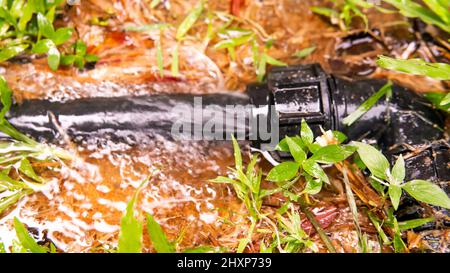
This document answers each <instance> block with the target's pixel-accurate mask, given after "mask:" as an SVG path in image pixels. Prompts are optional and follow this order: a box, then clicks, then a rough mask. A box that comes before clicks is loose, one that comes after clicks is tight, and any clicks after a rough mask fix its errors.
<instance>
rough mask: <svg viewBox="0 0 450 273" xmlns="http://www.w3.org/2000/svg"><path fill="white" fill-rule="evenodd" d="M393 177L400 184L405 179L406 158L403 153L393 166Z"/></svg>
mask: <svg viewBox="0 0 450 273" xmlns="http://www.w3.org/2000/svg"><path fill="white" fill-rule="evenodd" d="M392 177H393V178H394V179H395V184H396V185H400V184H401V183H403V180H405V160H403V156H402V155H400V156H399V157H398V158H397V161H396V162H395V164H394V167H392Z"/></svg>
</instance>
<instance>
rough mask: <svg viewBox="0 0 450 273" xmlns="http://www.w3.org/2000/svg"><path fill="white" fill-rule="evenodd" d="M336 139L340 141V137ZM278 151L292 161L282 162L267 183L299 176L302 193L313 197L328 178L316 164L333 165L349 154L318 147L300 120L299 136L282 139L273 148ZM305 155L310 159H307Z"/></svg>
mask: <svg viewBox="0 0 450 273" xmlns="http://www.w3.org/2000/svg"><path fill="white" fill-rule="evenodd" d="M340 138H341V139H340V140H341V141H343V139H345V138H343V137H342V136H340ZM277 149H278V150H279V151H283V152H289V153H290V154H291V155H292V157H293V158H294V160H295V161H286V162H282V163H280V164H279V165H277V166H275V167H274V168H273V169H272V170H271V171H270V172H269V174H268V175H267V180H269V181H274V182H283V181H289V180H293V179H298V178H299V177H300V176H303V177H304V178H305V179H306V181H307V184H306V188H305V193H309V194H316V193H318V192H319V191H320V189H321V188H322V185H323V183H329V179H328V176H327V175H326V174H325V172H324V171H323V169H322V167H321V166H320V164H335V163H338V162H341V161H343V160H345V159H346V158H347V157H349V156H350V155H352V154H353V153H354V151H355V149H354V148H353V147H351V146H346V145H341V144H331V145H326V146H323V147H322V146H321V145H320V144H319V143H318V142H317V141H316V142H314V135H313V132H312V130H311V128H310V127H309V126H308V124H307V123H306V121H305V120H302V124H301V130H300V136H294V137H288V136H287V137H286V138H285V139H283V140H282V141H280V143H279V144H278V146H277ZM308 154H311V156H310V157H309V158H308Z"/></svg>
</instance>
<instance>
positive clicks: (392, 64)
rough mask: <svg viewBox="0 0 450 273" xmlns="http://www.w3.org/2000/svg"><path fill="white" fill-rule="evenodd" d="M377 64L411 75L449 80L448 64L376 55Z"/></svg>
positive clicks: (449, 65) (449, 67)
mask: <svg viewBox="0 0 450 273" xmlns="http://www.w3.org/2000/svg"><path fill="white" fill-rule="evenodd" d="M377 64H378V66H380V67H382V68H385V69H389V70H395V71H400V72H404V73H408V74H413V75H421V76H428V77H431V78H434V79H437V80H450V64H446V63H429V62H425V61H424V60H422V59H409V60H400V59H393V58H389V57H386V56H378V60H377Z"/></svg>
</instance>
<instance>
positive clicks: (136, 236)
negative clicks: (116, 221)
mask: <svg viewBox="0 0 450 273" xmlns="http://www.w3.org/2000/svg"><path fill="white" fill-rule="evenodd" d="M138 192H139V189H138V190H137V191H136V193H135V194H134V195H133V197H132V198H131V200H130V202H128V205H127V209H126V211H125V215H124V216H122V219H121V220H120V233H119V245H118V249H117V252H119V253H140V252H142V222H141V221H139V220H138V219H137V218H136V217H135V216H134V203H135V202H136V199H137V194H138Z"/></svg>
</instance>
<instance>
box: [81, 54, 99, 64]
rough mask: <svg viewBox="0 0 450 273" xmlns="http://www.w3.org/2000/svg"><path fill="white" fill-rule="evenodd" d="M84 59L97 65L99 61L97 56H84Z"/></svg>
mask: <svg viewBox="0 0 450 273" xmlns="http://www.w3.org/2000/svg"><path fill="white" fill-rule="evenodd" d="M84 59H85V60H86V62H88V63H95V62H97V61H98V60H99V57H98V56H97V55H94V54H86V55H85V56H84Z"/></svg>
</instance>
